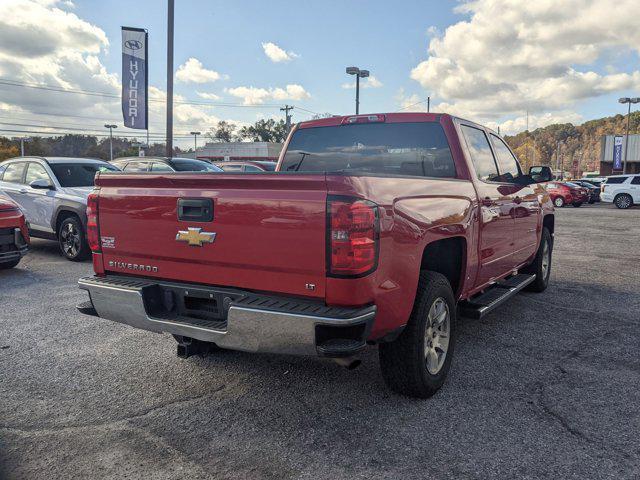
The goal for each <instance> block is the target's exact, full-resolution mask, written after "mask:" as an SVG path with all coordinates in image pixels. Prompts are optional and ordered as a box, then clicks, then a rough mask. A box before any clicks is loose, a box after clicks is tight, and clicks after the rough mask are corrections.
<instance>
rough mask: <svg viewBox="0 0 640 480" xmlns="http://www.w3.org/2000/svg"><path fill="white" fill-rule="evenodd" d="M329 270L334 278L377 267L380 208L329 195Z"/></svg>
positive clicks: (362, 201) (367, 202) (363, 272)
mask: <svg viewBox="0 0 640 480" xmlns="http://www.w3.org/2000/svg"><path fill="white" fill-rule="evenodd" d="M327 213H328V218H327V271H328V274H329V275H330V276H335V277H359V276H364V275H367V274H369V273H371V272H373V271H374V270H375V269H376V267H377V266H378V249H379V220H378V207H377V205H375V204H374V203H372V202H369V201H366V200H358V199H348V198H342V197H338V198H329V200H328V203H327Z"/></svg>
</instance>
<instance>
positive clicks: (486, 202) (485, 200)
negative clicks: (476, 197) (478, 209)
mask: <svg viewBox="0 0 640 480" xmlns="http://www.w3.org/2000/svg"><path fill="white" fill-rule="evenodd" d="M493 203H494V202H493V200H492V199H491V197H484V198H483V199H482V205H483V206H485V207H490V206H491V205H493Z"/></svg>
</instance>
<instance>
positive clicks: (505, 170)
mask: <svg viewBox="0 0 640 480" xmlns="http://www.w3.org/2000/svg"><path fill="white" fill-rule="evenodd" d="M491 141H492V142H493V147H494V148H495V151H496V156H497V157H498V158H497V160H498V168H499V169H500V178H499V180H498V181H500V182H511V181H513V180H514V179H516V178H518V177H519V176H520V167H519V165H518V160H516V157H514V156H513V154H512V153H511V150H509V147H507V145H506V144H505V143H504V142H503V141H502V139H501V138H500V137H498V136H496V135H493V134H492V135H491Z"/></svg>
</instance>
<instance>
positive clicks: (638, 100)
mask: <svg viewBox="0 0 640 480" xmlns="http://www.w3.org/2000/svg"><path fill="white" fill-rule="evenodd" d="M618 102H619V103H622V104H625V103H628V104H629V109H628V111H627V135H626V138H625V141H624V160H623V162H622V173H623V174H625V173H627V152H628V149H629V121H630V120H631V104H632V103H640V98H638V97H634V98H629V97H622V98H621V99H619V100H618Z"/></svg>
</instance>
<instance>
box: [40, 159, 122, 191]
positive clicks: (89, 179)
mask: <svg viewBox="0 0 640 480" xmlns="http://www.w3.org/2000/svg"><path fill="white" fill-rule="evenodd" d="M49 166H50V167H51V170H53V173H54V175H55V176H56V178H57V179H58V183H60V185H61V186H63V187H71V188H73V187H93V179H94V177H95V176H96V172H107V171H112V172H117V171H118V169H117V168H116V167H114V166H113V165H109V164H108V163H98V162H91V163H51V164H50V165H49Z"/></svg>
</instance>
